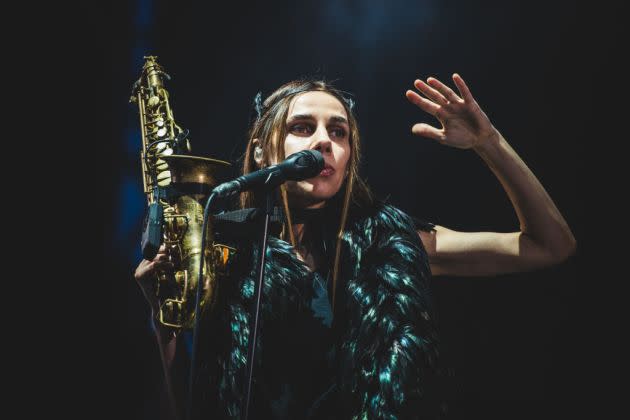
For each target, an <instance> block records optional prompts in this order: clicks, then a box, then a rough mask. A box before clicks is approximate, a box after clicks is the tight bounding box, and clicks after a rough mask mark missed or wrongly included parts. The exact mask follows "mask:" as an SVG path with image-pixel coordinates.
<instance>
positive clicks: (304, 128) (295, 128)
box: [291, 124, 313, 134]
mask: <svg viewBox="0 0 630 420" xmlns="http://www.w3.org/2000/svg"><path fill="white" fill-rule="evenodd" d="M291 132H292V133H297V134H311V133H312V132H313V131H312V129H311V127H310V126H308V125H307V124H295V125H292V126H291Z"/></svg>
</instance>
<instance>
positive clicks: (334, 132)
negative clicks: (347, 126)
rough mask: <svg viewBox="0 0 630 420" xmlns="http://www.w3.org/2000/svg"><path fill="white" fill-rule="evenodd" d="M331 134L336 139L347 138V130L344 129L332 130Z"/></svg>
mask: <svg viewBox="0 0 630 420" xmlns="http://www.w3.org/2000/svg"><path fill="white" fill-rule="evenodd" d="M330 133H331V134H332V135H333V136H335V137H345V136H346V130H344V129H343V128H333V129H332V130H330Z"/></svg>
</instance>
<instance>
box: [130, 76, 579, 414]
mask: <svg viewBox="0 0 630 420" xmlns="http://www.w3.org/2000/svg"><path fill="white" fill-rule="evenodd" d="M453 80H454V81H455V84H456V85H457V87H458V89H459V92H460V95H461V96H458V95H457V94H455V93H454V92H453V91H452V90H451V89H450V88H448V87H447V86H445V85H444V84H442V83H441V82H439V81H438V80H436V79H433V78H429V79H428V83H424V82H422V81H420V80H416V82H415V87H416V88H417V89H418V90H419V91H420V92H421V93H422V94H423V95H424V97H423V96H420V95H419V94H418V93H416V92H414V91H407V93H406V95H407V98H408V99H409V100H410V101H411V102H412V103H414V104H416V105H418V106H419V107H420V108H421V109H423V110H424V111H426V112H429V113H431V114H432V115H434V116H436V117H437V118H438V120H439V121H440V122H441V123H442V128H441V129H436V128H434V127H430V126H428V125H426V124H416V125H415V126H414V127H413V129H412V131H413V133H414V134H416V135H421V136H425V137H429V138H433V139H436V140H438V141H440V142H442V143H444V144H446V145H450V146H453V147H458V148H473V149H474V150H476V151H477V152H478V153H479V154H480V156H481V157H482V158H483V159H484V160H485V161H486V163H487V164H488V165H489V166H490V168H491V169H492V170H493V171H494V173H495V174H496V175H497V177H498V178H499V180H500V181H501V183H502V184H503V185H504V187H505V189H506V191H507V193H508V195H509V196H510V199H511V200H512V202H513V203H514V205H515V209H516V211H517V214H518V216H519V220H520V222H521V231H520V232H514V233H509V234H508V233H487V232H474V233H464V232H456V231H453V230H450V229H447V228H445V227H442V226H435V225H432V224H429V223H416V224H415V225H414V223H413V221H412V219H410V218H409V217H408V216H407V215H405V214H404V213H402V212H401V211H400V210H397V209H396V208H394V207H392V206H389V205H387V204H384V203H380V202H378V201H376V200H374V199H373V198H372V196H371V194H370V192H369V189H368V187H367V186H366V185H365V184H364V183H363V182H362V181H361V179H360V178H359V176H358V167H359V158H360V143H359V132H358V128H357V124H356V120H355V118H354V115H353V113H352V101H350V100H348V99H347V98H345V97H344V95H343V94H342V93H341V92H339V91H337V90H335V89H334V88H332V87H331V86H329V85H327V84H326V83H324V82H319V81H296V82H291V83H288V84H286V85H284V86H282V87H280V88H279V89H278V90H276V91H275V92H274V93H273V94H272V95H270V96H269V97H268V98H267V99H266V100H265V102H264V103H260V102H258V103H257V111H258V114H259V116H258V118H257V120H256V121H255V122H254V124H253V126H252V129H251V132H250V141H249V143H248V146H247V150H246V152H245V159H244V168H243V172H244V173H247V172H251V171H254V170H257V169H259V168H262V167H265V166H268V165H271V164H274V163H277V162H279V161H282V160H283V159H284V158H285V157H286V156H288V155H290V154H292V153H295V152H297V151H300V150H304V149H315V150H319V151H320V152H321V153H322V155H323V156H324V160H325V164H326V166H325V169H324V170H323V171H322V172H321V173H320V175H319V176H317V177H314V178H311V179H308V180H305V181H301V182H289V183H286V184H285V185H284V186H283V187H282V188H281V189H280V194H279V197H278V201H279V202H280V203H281V207H282V209H283V215H284V217H283V219H281V220H280V221H279V223H278V224H277V230H276V231H275V233H276V235H275V236H274V237H272V238H271V239H270V242H269V251H268V262H267V268H266V270H267V271H266V279H265V286H264V288H263V319H262V324H261V327H260V328H261V329H260V331H261V333H260V341H259V342H258V343H257V345H258V346H257V355H258V356H257V360H258V365H257V366H256V370H255V372H256V373H255V376H256V384H255V387H254V399H253V402H252V405H253V407H254V409H253V410H252V411H251V412H253V413H255V416H256V417H261V418H267V417H273V418H352V417H355V416H357V417H359V418H363V417H364V416H365V417H367V418H381V417H394V418H396V417H400V418H413V417H418V416H420V417H427V416H428V415H430V414H432V413H433V412H434V411H435V410H434V404H433V403H434V402H435V401H436V397H435V396H434V395H432V393H433V392H435V389H436V388H435V384H434V383H433V378H434V373H435V370H436V357H437V336H436V333H435V329H434V325H433V322H432V319H433V310H432V308H431V298H430V293H429V284H428V283H429V278H430V276H431V273H433V275H491V274H499V273H505V272H510V271H521V270H527V269H533V268H537V267H541V266H544V265H549V264H553V263H557V262H559V261H561V260H563V259H564V258H566V257H567V256H568V255H570V254H571V253H572V252H573V250H574V248H575V240H574V239H573V236H572V235H571V232H570V230H569V228H568V227H567V225H566V223H565V222H564V220H563V218H562V216H561V215H560V213H559V212H558V210H557V209H556V207H555V206H554V205H553V202H552V201H551V199H550V198H549V197H548V195H547V194H546V192H545V191H544V189H543V187H542V186H541V185H540V183H538V181H537V180H536V178H535V177H534V175H533V174H532V173H531V172H530V171H529V170H528V169H527V167H526V166H525V164H524V163H523V162H522V161H521V160H520V158H518V156H517V155H516V153H514V151H513V150H512V149H511V148H510V147H509V145H508V144H507V142H506V141H505V139H503V137H502V136H501V135H500V134H499V132H498V131H497V130H496V129H495V128H494V127H493V126H492V124H491V123H490V121H489V120H488V118H487V117H486V115H485V114H484V113H483V111H482V110H481V109H480V108H479V106H478V105H477V104H476V102H475V100H474V99H473V97H472V95H471V94H470V92H469V90H468V88H467V87H466V85H465V83H464V81H463V80H462V79H461V78H460V77H459V76H458V75H454V77H453ZM260 201H261V197H258V196H256V195H255V194H253V193H245V194H243V195H242V197H241V203H242V205H243V207H245V208H249V207H255V206H257V205H258V204H260ZM216 229H217V235H219V237H221V238H222V240H223V241H224V242H228V243H232V244H233V245H235V246H236V247H237V248H238V249H239V253H240V254H241V256H242V257H240V258H239V260H238V261H237V262H236V263H235V264H234V267H233V268H232V270H231V279H230V280H231V281H225V280H223V281H222V284H224V286H223V288H222V289H221V293H220V296H221V300H220V302H219V304H218V308H217V310H216V311H214V312H213V316H211V317H209V319H206V320H205V321H204V322H205V325H204V328H203V331H204V337H206V338H207V340H205V342H203V343H202V349H203V350H202V351H200V354H203V355H204V361H203V362H202V363H201V364H200V371H201V374H200V376H199V377H198V379H197V382H196V384H197V385H196V389H197V390H200V391H199V395H198V398H197V399H198V400H199V401H202V404H201V405H202V406H203V410H204V411H205V412H212V413H213V414H214V415H215V416H218V417H237V416H238V415H239V414H240V406H241V402H242V397H243V395H242V393H243V383H244V368H245V352H246V349H247V339H248V335H249V331H248V328H247V326H248V322H249V315H248V311H247V310H246V307H247V305H248V303H249V302H251V298H252V290H253V288H252V286H253V280H254V277H255V270H254V269H253V267H254V265H255V264H254V262H255V260H256V255H255V253H256V252H255V247H254V246H252V244H253V243H254V239H255V238H253V237H243V236H242V235H241V237H236V236H235V235H234V229H232V232H230V229H223V228H222V227H221V223H217V226H216ZM239 231H241V230H240V229H239ZM245 231H246V230H245ZM168 266H169V263H168V259H167V257H166V255H164V253H160V254H158V256H157V257H156V258H155V259H154V260H153V261H142V262H141V263H140V265H139V267H138V268H137V270H136V273H135V277H136V279H137V280H138V281H139V283H140V285H141V287H142V289H143V291H144V292H145V295H146V296H147V299H148V300H149V301H150V303H151V306H152V308H153V310H154V311H155V310H156V309H157V302H156V301H155V298H154V297H153V296H154V293H152V292H151V287H152V284H153V283H154V281H153V280H152V278H153V277H154V271H155V269H156V268H159V267H161V268H167V267H168ZM157 335H158V339H159V340H158V341H159V343H160V345H161V349H162V351H163V354H164V355H165V361H166V365H167V366H169V367H168V368H167V369H169V370H174V371H175V372H174V374H175V376H176V377H181V375H180V373H181V371H182V370H183V369H182V367H183V366H185V362H181V360H183V359H185V357H183V358H182V357H181V355H182V354H183V355H184V356H185V352H182V351H181V347H182V345H181V343H182V339H181V338H180V337H181V336H182V334H177V332H174V331H170V330H167V329H165V328H164V327H161V326H158V327H157ZM210 337H212V338H210ZM178 342H179V345H178ZM176 354H178V355H179V357H175V356H176ZM178 360H180V362H178ZM178 363H179V368H178V366H177V365H178ZM173 366H175V368H173ZM178 369H179V372H178Z"/></svg>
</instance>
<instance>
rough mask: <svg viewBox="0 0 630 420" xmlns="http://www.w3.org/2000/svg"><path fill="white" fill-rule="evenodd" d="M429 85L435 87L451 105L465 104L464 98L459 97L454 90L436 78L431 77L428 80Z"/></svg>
mask: <svg viewBox="0 0 630 420" xmlns="http://www.w3.org/2000/svg"><path fill="white" fill-rule="evenodd" d="M427 83H428V84H429V85H430V86H431V87H433V88H434V89H435V90H437V91H438V92H440V93H441V94H442V95H444V97H445V98H446V99H447V100H448V101H449V102H451V103H461V102H463V100H462V98H460V97H459V96H457V94H456V93H455V92H453V89H451V88H450V87H448V86H446V85H445V84H444V83H442V82H440V81H439V80H438V79H436V78H434V77H429V78H428V79H427Z"/></svg>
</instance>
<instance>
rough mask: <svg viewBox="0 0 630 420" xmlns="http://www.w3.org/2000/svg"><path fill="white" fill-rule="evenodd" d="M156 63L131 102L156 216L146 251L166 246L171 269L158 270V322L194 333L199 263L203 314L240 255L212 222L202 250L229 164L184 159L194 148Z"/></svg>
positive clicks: (150, 63) (151, 61)
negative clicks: (214, 196) (207, 210)
mask: <svg viewBox="0 0 630 420" xmlns="http://www.w3.org/2000/svg"><path fill="white" fill-rule="evenodd" d="M156 58H157V57H153V56H150V57H145V60H146V61H145V64H144V67H143V70H142V74H141V76H140V79H138V81H137V82H136V83H135V84H134V86H133V94H132V98H131V101H132V102H135V103H137V104H138V108H139V111H140V127H141V131H142V144H143V148H142V152H141V163H142V171H143V182H144V191H145V194H146V195H147V202H148V205H149V207H150V210H153V212H151V211H150V212H149V213H148V215H150V216H151V217H153V219H151V220H150V221H149V222H147V225H146V227H145V231H147V229H148V228H149V227H152V228H153V229H154V230H153V231H151V232H152V235H148V237H150V238H153V239H152V240H153V242H151V241H149V242H150V244H151V245H152V246H151V247H148V249H150V250H152V251H149V252H148V253H147V254H148V255H151V254H152V252H153V254H154V253H155V252H157V245H158V244H157V242H158V241H159V242H160V243H163V244H164V245H165V248H166V252H167V255H168V256H169V260H170V261H171V263H172V267H173V268H172V269H170V270H158V273H157V282H158V287H157V296H158V299H159V301H160V310H159V313H158V314H157V315H156V318H157V319H158V320H159V321H160V322H161V323H162V324H163V325H167V326H170V327H175V328H192V327H193V324H194V313H195V311H194V310H195V300H196V291H197V287H198V284H197V283H198V279H199V267H200V263H201V258H203V259H204V262H203V277H202V299H201V309H202V311H203V312H202V313H205V311H207V310H210V309H211V308H212V307H213V304H214V302H215V301H216V290H217V280H216V277H217V274H220V272H221V271H223V270H225V268H226V267H227V263H228V261H229V259H230V257H231V256H232V255H233V254H234V252H235V251H236V250H235V249H233V248H231V247H228V246H226V245H222V244H217V243H215V242H214V237H213V234H212V233H213V229H212V226H213V225H212V220H209V221H208V223H207V232H206V246H205V247H204V250H203V253H202V250H201V236H202V230H203V210H204V205H205V204H206V200H207V198H208V196H209V195H210V192H211V191H212V189H213V188H214V187H215V186H216V185H217V184H218V181H217V175H218V174H219V173H220V172H221V171H222V170H224V169H226V168H228V167H229V166H230V164H229V163H228V162H225V161H222V160H217V159H210V158H205V157H198V156H189V155H186V154H182V153H187V152H189V151H190V143H189V141H188V139H187V138H186V137H187V132H184V130H182V129H181V128H180V127H179V126H178V125H177V124H176V123H175V119H174V117H173V112H172V109H171V107H170V105H169V101H168V92H167V91H166V89H165V87H164V81H163V79H170V76H168V75H166V73H165V72H164V71H163V69H162V68H161V66H159V65H158V64H157V61H156ZM176 152H177V153H176ZM151 223H152V224H151ZM156 226H157V227H156ZM156 232H158V233H159V234H158V233H156ZM143 241H144V235H143ZM143 254H144V249H143Z"/></svg>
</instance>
